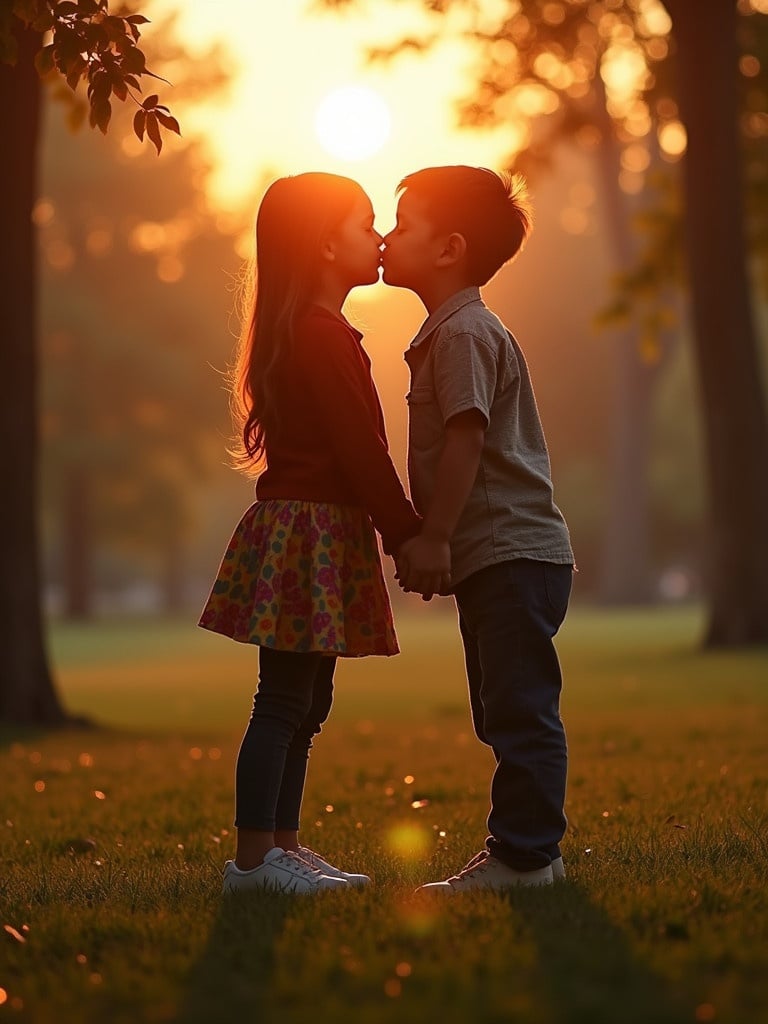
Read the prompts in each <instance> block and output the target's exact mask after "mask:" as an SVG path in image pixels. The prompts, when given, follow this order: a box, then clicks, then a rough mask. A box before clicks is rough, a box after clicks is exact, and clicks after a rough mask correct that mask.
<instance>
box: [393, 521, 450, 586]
mask: <svg viewBox="0 0 768 1024" xmlns="http://www.w3.org/2000/svg"><path fill="white" fill-rule="evenodd" d="M395 563H396V565H397V575H396V578H397V580H398V582H399V584H400V586H401V587H402V588H403V590H404V591H405V592H406V593H407V594H408V593H416V594H421V596H422V598H423V599H424V600H425V601H431V600H432V597H433V596H434V595H435V594H447V593H448V590H449V588H450V586H451V548H450V545H449V543H448V541H445V540H438V539H433V538H429V537H425V536H424V535H423V534H421V535H419V536H418V537H412V538H411V539H410V540H407V541H406V542H405V543H404V544H403V545H401V547H400V550H399V551H398V552H397V557H396V559H395Z"/></svg>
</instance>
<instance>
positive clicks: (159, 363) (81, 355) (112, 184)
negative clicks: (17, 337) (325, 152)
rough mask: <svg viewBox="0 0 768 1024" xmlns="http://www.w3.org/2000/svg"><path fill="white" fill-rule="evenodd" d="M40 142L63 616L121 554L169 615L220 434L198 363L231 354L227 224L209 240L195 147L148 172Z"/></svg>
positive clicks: (126, 158)
mask: <svg viewBox="0 0 768 1024" xmlns="http://www.w3.org/2000/svg"><path fill="white" fill-rule="evenodd" d="M180 88H181V92H182V96H181V99H180V100H179V102H182V101H183V91H184V90H183V84H182V86H181V87H180ZM47 136H48V138H47V140H46V146H45V149H44V154H45V159H44V165H43V184H42V190H41V191H42V195H41V198H40V199H39V200H38V203H37V204H36V206H35V217H36V219H37V220H38V225H39V233H40V243H41V264H42V267H41V269H42V297H41V298H42V301H41V308H42V323H41V337H42V351H43V375H42V379H43V392H42V416H43V429H44V441H45V444H44V448H43V487H44V498H45V501H44V506H45V507H46V508H47V509H49V510H55V514H54V515H52V516H49V519H48V521H47V522H46V535H47V536H48V538H49V541H50V548H51V550H52V553H53V556H54V562H53V564H54V566H55V569H56V571H55V573H54V575H55V577H56V578H57V579H58V580H59V581H60V582H61V584H62V586H63V597H64V610H65V613H66V614H68V615H69V616H74V617H79V618H84V617H87V616H88V615H89V614H90V613H91V611H92V607H93V601H92V598H93V584H94V582H95V579H96V577H95V573H96V571H97V568H98V564H97V563H98V559H99V555H100V553H101V552H104V551H106V550H107V549H108V550H109V551H111V552H116V551H123V552H125V553H126V554H129V555H130V558H131V559H132V560H134V561H136V560H137V559H138V560H140V561H141V562H143V563H144V564H145V565H147V566H151V565H154V566H156V569H155V570H154V575H155V576H157V575H158V571H159V572H160V574H161V575H162V577H163V578H164V579H165V600H166V604H167V605H168V606H173V605H174V604H176V605H178V602H179V599H180V591H181V588H182V586H183V580H182V578H181V573H182V571H183V563H184V559H183V549H184V546H185V544H187V543H188V541H189V539H190V534H191V530H192V528H193V526H194V522H193V507H192V506H193V498H194V487H195V480H196V479H199V478H200V477H201V476H202V475H203V474H204V473H206V472H207V470H208V469H209V468H210V465H211V463H213V462H218V461H220V454H219V452H213V451H211V445H210V439H211V437H213V436H216V434H217V433H218V434H222V433H224V432H225V431H226V429H227V424H226V421H225V416H226V400H225V396H224V394H223V389H217V388H216V379H215V374H214V372H213V371H212V370H211V367H210V365H209V360H211V351H212V347H213V348H214V350H215V339H216V338H217V337H218V338H220V339H221V342H222V345H221V347H220V349H219V354H220V358H219V354H217V355H216V356H215V357H214V358H213V361H214V362H215V363H216V364H218V365H219V366H221V365H224V363H225V362H226V359H227V357H228V355H229V352H228V349H229V347H230V346H231V337H230V336H229V335H228V333H227V330H226V315H227V310H226V304H227V302H228V301H229V297H228V290H229V289H228V288H227V284H228V280H231V277H232V276H233V275H234V274H235V273H236V263H237V262H238V258H237V255H236V252H235V247H234V237H233V232H234V231H235V230H236V229H237V227H238V222H237V221H234V220H232V219H231V218H229V220H230V221H231V224H230V223H227V224H226V225H225V226H224V228H222V226H221V222H222V218H221V217H217V216H216V215H215V214H214V213H213V212H212V211H210V210H209V209H208V206H207V205H206V203H205V202H204V199H203V197H202V195H201V188H202V183H203V182H204V181H205V180H206V178H207V173H208V169H207V167H206V165H205V164H204V163H203V162H202V159H201V156H200V154H199V152H198V149H199V147H198V146H197V145H195V144H188V145H187V146H186V147H185V148H184V149H182V150H180V151H176V152H173V153H169V154H168V158H167V159H164V160H163V161H161V162H157V161H154V160H153V159H152V157H150V156H149V155H147V154H144V155H142V154H141V152H137V150H136V147H135V146H134V145H132V144H131V140H130V139H128V143H127V147H126V144H125V143H126V140H125V136H122V137H121V133H120V131H119V130H118V131H113V132H111V133H110V136H109V137H108V139H107V140H97V139H89V138H86V139H77V140H73V139H71V138H69V137H68V136H67V133H66V132H65V130H64V128H63V126H62V124H61V120H60V119H54V120H53V123H52V124H51V125H50V127H49V128H48V131H47ZM126 148H127V149H128V152H126ZM115 195H119V196H120V202H119V204H118V203H115V201H114V197H115ZM225 348H226V349H227V351H225ZM158 563H159V564H158Z"/></svg>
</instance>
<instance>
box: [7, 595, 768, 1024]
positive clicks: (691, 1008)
mask: <svg viewBox="0 0 768 1024" xmlns="http://www.w3.org/2000/svg"><path fill="white" fill-rule="evenodd" d="M699 630H700V622H699V620H698V616H697V614H696V612H695V611H691V610H678V609H676V610H658V611H653V612H643V613H638V612H632V613H628V612H627V613H625V612H622V613H618V612H617V613H610V614H609V613H599V614H598V613H594V612H589V611H584V610H576V611H574V612H573V613H572V614H571V615H570V617H569V621H568V623H567V625H566V627H565V629H564V630H563V635H562V638H561V641H560V644H559V649H560V653H561V658H562V661H563V665H564V670H565V676H566V691H565V698H564V706H563V712H564V717H565V720H566V726H567V729H568V733H569V741H570V749H571V774H570V780H569V798H568V808H567V809H568V814H569V821H570V827H569V832H568V835H567V836H566V839H565V842H564V844H563V852H564V856H565V859H566V865H567V870H568V876H569V880H568V881H567V882H566V883H564V884H561V885H557V886H554V887H553V888H552V889H549V890H537V891H521V892H515V893H512V894H510V895H507V896H499V895H494V894H482V893H479V894H473V895H471V896H470V897H462V898H461V899H453V900H444V899H443V900H439V899H437V900H436V899H434V898H433V899H431V900H424V899H423V898H419V897H416V896H414V895H413V889H414V887H415V886H416V885H418V884H419V883H420V882H422V881H426V880H428V879H434V878H437V877H441V876H445V875H446V874H450V873H452V872H453V871H454V870H456V869H457V868H459V867H460V866H461V865H462V864H463V863H464V862H465V861H466V860H467V859H468V858H469V856H471V855H472V854H473V853H474V852H476V851H477V850H478V849H480V848H481V847H482V844H483V839H484V836H485V829H484V821H485V816H486V813H487V789H488V780H489V777H490V770H491V763H492V759H491V755H490V753H489V752H488V751H487V750H486V749H484V748H482V747H481V746H480V745H479V744H478V743H477V741H476V740H475V739H474V737H473V735H472V732H471V726H470V723H469V719H468V713H467V709H466V700H465V693H464V681H463V673H462V662H461V652H460V646H459V643H458V639H457V637H456V632H455V627H454V623H453V619H452V617H451V616H450V615H442V614H437V613H435V612H425V614H424V615H415V614H409V615H407V616H405V617H402V619H401V621H400V622H399V634H400V640H401V646H402V648H403V654H402V655H401V656H400V657H399V658H396V659H366V660H362V661H350V662H344V663H343V664H342V666H341V668H340V670H339V673H338V683H337V697H336V704H335V708H334V712H333V715H332V717H331V720H330V722H329V723H328V725H327V727H326V728H325V729H324V730H323V734H322V736H321V737H319V738H318V740H317V742H316V747H315V751H314V755H313V762H312V766H311V769H310V781H309V787H308V791H307V795H306V800H305V806H304V815H303V819H304V830H305V832H304V839H305V842H306V843H307V845H311V846H313V847H314V848H316V849H318V850H319V851H321V852H322V853H324V854H325V855H327V856H328V857H330V858H331V859H335V860H336V861H337V862H340V863H341V864H342V866H344V865H348V866H351V867H354V868H355V869H357V870H362V871H365V872H367V873H369V874H371V875H372V876H373V878H374V882H375V884H374V886H373V887H372V888H371V889H370V890H368V891H365V892H348V893H342V894H334V893H329V894H325V895H323V896H322V897H319V898H316V899H310V900H301V899H297V898H286V897H279V896H262V897H258V896H256V897H254V898H253V899H250V900H248V901H245V902H237V903H235V904H234V905H231V904H230V903H223V902H222V900H221V898H220V886H221V879H220V870H221V867H222V864H223V862H224V860H225V859H226V857H228V856H231V855H232V850H233V837H232V827H231V816H232V808H231V803H232V799H231V785H232V772H233V767H232V766H233V761H234V757H235V754H236V751H237V746H238V742H239V739H240V735H241V733H242V730H243V727H244V725H245V722H246V719H247V716H248V713H249V710H250V698H251V692H252V689H253V680H254V678H255V670H256V652H255V651H253V650H251V649H248V648H244V647H240V646H238V645H236V644H233V643H231V642H228V641H226V640H224V639H222V638H220V637H216V636H211V635H209V634H206V633H203V632H202V631H200V630H196V629H195V628H194V627H193V626H191V625H189V624H186V623H184V624H178V623H177V624H167V623H162V622H157V623H122V624H100V625H96V626H90V627H79V628H74V627H58V628H56V629H54V631H53V635H52V638H51V642H52V648H53V651H54V653H55V660H56V663H57V665H58V667H59V679H60V684H61V689H62V691H63V693H64V694H65V696H66V699H67V703H68V705H69V707H70V708H71V709H72V710H74V711H82V712H85V713H87V714H89V715H91V716H93V718H94V719H95V720H96V721H98V722H99V723H100V725H101V727H100V728H98V729H91V730H82V731H73V732H64V733H58V734H53V735H50V734H49V735H44V734H35V733H32V732H30V733H26V734H23V735H21V734H19V733H15V734H13V735H9V734H2V735H0V759H1V760H2V764H0V771H2V778H3V790H2V791H3V806H2V812H1V813H0V833H1V834H2V847H1V848H0V849H1V851H2V852H1V854H0V855H1V856H2V871H1V872H0V915H1V916H2V922H1V923H2V924H3V925H4V926H5V929H4V932H3V933H2V934H0V1022H2V1020H5V1019H7V1020H8V1021H33V1022H46V1024H47V1022H51V1024H54V1022H55V1024H96V1022H98V1024H102V1022H103V1024H111V1022H120V1024H121V1022H126V1024H127V1022H131V1024H137V1022H144V1021H147V1022H155V1021H157V1022H161V1021H178V1022H181V1024H197V1022H200V1024H202V1022H212V1024H217V1022H219V1021H222V1022H225V1021H226V1022H228V1021H259V1022H272V1021H274V1022H280V1024H305V1022H318V1024H324V1022H332V1024H336V1022H338V1024H348V1022H349V1024H352V1022H354V1024H384V1022H386V1024H389V1022H392V1024H394V1022H404V1024H410V1022H417V1021H418V1022H419V1024H422V1022H432V1021H441V1022H446V1024H454V1022H455V1024H459V1022H470V1021H471V1022H478V1024H508V1022H521V1024H522V1022H525V1024H641V1022H642V1024H657V1022H659V1024H678V1022H679V1024H682V1022H696V1021H717V1022H722V1024H727V1022H734V1024H760V1022H763V1021H768V913H767V911H768V885H767V884H766V883H767V882H768V870H767V869H766V860H767V858H768V758H766V734H767V733H768V654H767V653H766V652H763V653H743V654H738V655H703V654H701V653H698V652H697V651H696V643H697V638H698V633H699Z"/></svg>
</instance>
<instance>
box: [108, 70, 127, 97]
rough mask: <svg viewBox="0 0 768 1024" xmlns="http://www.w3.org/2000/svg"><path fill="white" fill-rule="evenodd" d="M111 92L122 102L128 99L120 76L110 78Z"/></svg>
mask: <svg viewBox="0 0 768 1024" xmlns="http://www.w3.org/2000/svg"><path fill="white" fill-rule="evenodd" d="M112 92H113V93H114V94H115V96H117V98H118V99H119V100H122V101H123V102H125V100H126V99H127V98H128V86H127V85H126V84H125V79H124V78H122V77H121V76H120V75H114V76H113V78H112Z"/></svg>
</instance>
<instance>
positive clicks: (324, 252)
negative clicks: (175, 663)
mask: <svg viewBox="0 0 768 1024" xmlns="http://www.w3.org/2000/svg"><path fill="white" fill-rule="evenodd" d="M320 259H321V260H324V261H325V262H326V263H333V261H334V260H335V259H336V246H335V245H334V244H333V240H332V239H331V238H324V239H323V241H322V243H321V245H320Z"/></svg>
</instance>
